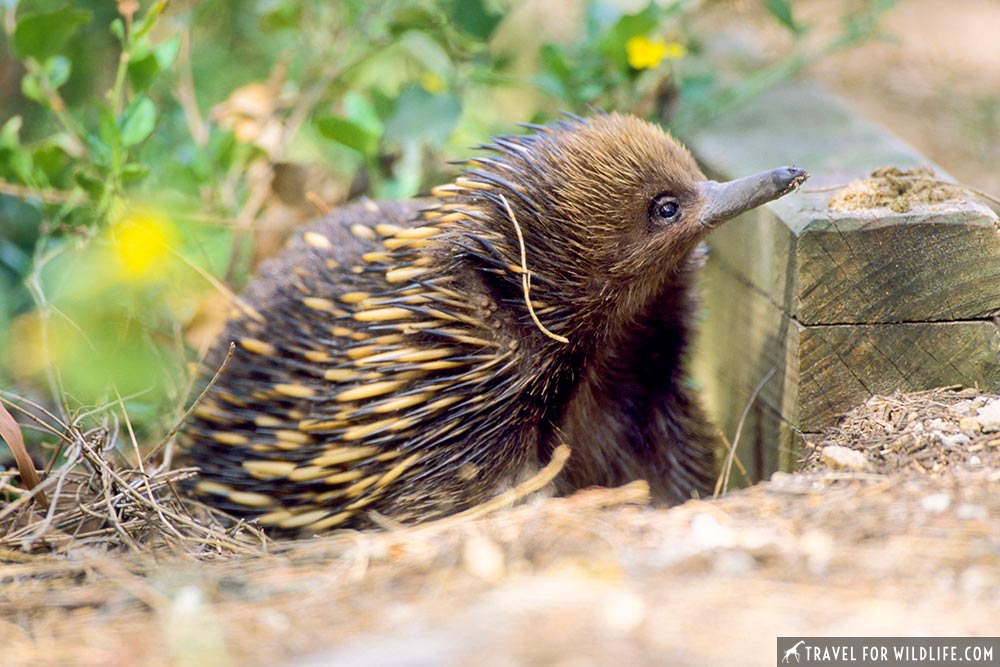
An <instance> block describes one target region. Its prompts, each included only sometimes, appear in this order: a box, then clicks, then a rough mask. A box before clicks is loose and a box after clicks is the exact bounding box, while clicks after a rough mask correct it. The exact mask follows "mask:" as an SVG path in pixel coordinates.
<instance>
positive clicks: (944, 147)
mask: <svg viewBox="0 0 1000 667" xmlns="http://www.w3.org/2000/svg"><path fill="white" fill-rule="evenodd" d="M736 4H737V5H739V6H740V7H741V8H742V9H741V10H740V11H737V10H733V11H731V12H729V14H730V15H731V20H732V21H733V22H734V23H736V24H738V23H740V22H743V21H744V20H746V19H747V17H748V16H749V17H750V18H751V19H753V20H756V21H757V22H758V24H759V25H760V26H762V29H763V30H765V31H766V30H767V29H768V26H771V25H772V23H773V22H769V21H767V20H766V19H762V18H761V17H760V14H759V12H760V9H759V8H760V6H761V4H762V3H757V2H753V3H736ZM751 5H752V6H751ZM795 6H796V8H797V10H798V8H799V7H801V8H802V10H801V11H802V13H803V19H804V20H806V21H813V20H815V21H822V20H826V19H827V18H828V17H826V15H825V14H824V11H825V10H824V9H823V8H829V6H830V3H828V2H819V1H818V0H810V1H806V2H803V3H801V4H800V3H795ZM945 6H946V7H947V11H945V10H944V7H945ZM826 13H827V14H830V15H833V14H835V12H829V11H827V12H826ZM928 17H933V20H931V19H929V18H928ZM996 25H1000V6H998V5H997V4H996V3H993V2H989V1H988V0H955V1H954V2H950V3H941V2H939V1H938V0H908V1H907V2H903V3H902V4H901V6H900V7H898V8H897V9H895V10H893V13H892V14H890V16H889V17H888V21H887V24H886V27H887V29H888V30H889V31H890V32H892V33H893V34H895V35H897V37H898V39H897V42H896V43H895V44H889V43H875V44H871V45H867V46H863V47H861V48H858V49H856V50H854V51H852V52H850V53H847V54H843V55H838V56H836V57H833V58H830V59H828V60H825V61H823V62H821V63H820V64H818V65H816V66H814V67H813V68H812V70H811V72H810V75H811V76H813V77H815V78H818V79H820V80H821V81H824V82H826V83H827V84H828V85H831V86H832V87H833V88H834V89H836V90H837V91H838V92H840V93H842V94H844V95H846V96H847V97H848V98H849V99H850V100H851V101H852V102H853V103H854V104H855V105H856V106H857V107H859V108H861V109H862V110H863V111H865V112H866V113H868V114H869V115H871V116H872V117H874V118H875V119H876V120H879V121H881V122H883V123H885V124H887V125H889V127H891V128H892V129H894V130H895V131H897V132H898V133H899V134H900V135H902V136H903V137H904V138H905V139H907V140H908V141H910V142H911V143H913V144H914V145H915V146H916V147H917V148H918V149H920V150H922V151H923V152H924V153H925V154H927V155H929V156H930V157H931V158H932V159H933V160H934V161H935V162H937V163H938V164H940V165H941V166H942V167H944V169H946V170H947V171H949V172H951V174H952V175H954V176H955V177H956V178H957V179H959V180H960V181H961V182H964V183H967V184H969V185H971V186H973V187H976V188H979V189H981V190H985V191H987V192H992V193H994V194H996V193H998V192H1000V138H998V137H1000V132H997V128H998V127H1000V94H998V93H997V92H996V91H998V90H1000V41H997V40H995V39H994V38H993V35H992V32H995V30H992V31H991V28H992V27H994V26H996ZM984 31H985V33H986V35H985V37H983V38H982V39H980V38H978V37H977V35H979V34H980V33H983V32H984ZM775 39H778V38H775ZM883 176H885V175H883ZM891 176H892V177H893V178H897V177H898V176H899V175H896V174H893V175H891ZM859 187H860V186H859ZM865 187H866V188H869V189H870V185H869V186H865ZM880 187H881V186H879V188H880ZM868 194H872V193H871V192H870V191H869V192H868V193H867V194H865V196H868ZM874 196H875V197H876V198H878V197H880V196H881V195H880V194H879V189H878V188H876V190H875V193H874ZM864 201H865V202H866V203H865V204H864V205H882V203H885V202H884V200H881V199H876V200H875V201H873V202H869V201H868V200H864ZM845 205H846V204H845ZM998 406H1000V397H998V396H996V395H990V394H982V393H979V392H977V391H974V390H963V391H954V390H949V389H942V390H936V391H932V392H924V393H919V394H911V395H897V396H892V397H875V398H872V399H871V400H870V401H868V402H867V403H866V404H865V405H864V406H860V407H859V408H858V409H856V410H855V411H853V412H852V413H850V414H848V415H847V416H845V418H844V419H843V420H842V421H841V423H840V424H839V425H838V427H837V428H835V429H833V430H831V431H829V432H827V433H825V434H823V435H822V436H820V437H818V438H815V439H814V441H813V442H810V443H809V445H808V447H807V449H806V453H807V454H808V456H807V457H806V460H805V461H804V463H803V469H802V471H801V472H798V473H795V474H788V473H776V474H775V475H774V476H773V477H772V478H771V479H770V480H769V481H767V482H763V483H760V484H757V485H755V486H753V487H751V488H748V489H743V490H740V491H737V492H734V493H731V494H729V495H726V496H723V497H721V498H719V499H715V500H709V499H706V500H699V501H690V502H688V503H685V504H684V505H681V506H678V507H674V508H669V509H664V508H655V507H650V506H648V505H647V504H645V498H646V495H645V489H644V487H643V485H642V483H634V484H632V485H630V486H628V487H625V488H622V489H611V490H597V489H595V490H588V491H584V492H582V493H579V494H577V495H574V496H572V497H569V498H555V499H541V498H537V499H532V500H529V501H528V502H526V503H524V504H522V505H519V506H517V507H513V508H509V509H505V510H501V511H498V512H494V513H492V514H489V515H487V516H484V517H479V518H475V519H467V520H462V521H449V520H445V521H441V522H437V523H432V524H427V525H424V526H419V527H415V528H405V529H397V530H391V531H385V532H370V533H357V532H342V533H339V534H334V535H331V536H329V537H324V538H317V539H311V540H301V541H291V542H282V543H274V542H267V541H264V542H261V541H260V538H259V536H256V538H255V539H257V542H256V543H252V542H249V541H247V540H249V539H251V538H254V536H253V535H250V536H249V537H248V536H246V535H244V536H242V539H243V542H240V541H239V540H240V539H241V536H240V535H237V536H236V537H231V538H228V539H230V542H226V543H225V544H224V546H223V547H219V548H215V547H213V546H212V545H218V544H219V543H218V542H212V543H209V542H208V541H207V540H206V542H205V544H206V546H205V547H204V548H203V549H201V550H200V551H198V552H197V553H192V552H190V551H185V550H183V549H177V548H171V546H170V543H169V542H165V543H164V544H162V545H160V546H157V547H156V548H152V549H138V550H129V549H126V548H124V547H121V546H119V547H115V548H109V545H110V544H111V543H112V542H111V541H110V540H105V541H103V542H101V541H88V542H86V543H76V546H74V542H73V541H72V540H67V539H65V538H66V533H65V532H60V533H59V534H58V535H57V537H58V538H59V539H57V540H55V541H54V542H53V547H52V549H53V552H52V553H41V554H40V553H38V552H37V551H36V552H34V553H31V554H28V553H25V552H24V551H22V550H21V549H20V548H18V547H17V545H7V546H5V547H3V548H0V561H2V562H3V565H2V566H0V646H2V649H0V651H2V655H3V663H4V664H5V665H12V666H16V665H25V666H27V665H31V666H37V665H112V666H114V665H121V666H131V665H166V664H173V665H185V666H195V665H218V666H223V667H225V666H227V665H288V666H299V667H307V666H308V667H311V666H314V665H315V666H319V665H393V666H401V665H464V664H479V665H487V666H489V665H498V666H506V665H521V664H547V665H570V664H572V665H605V664H630V665H646V664H648V665H664V664H672V665H692V666H701V665H706V664H741V665H753V664H761V665H763V664H774V661H775V656H776V641H775V638H776V637H777V636H815V635H826V636H851V635H868V636H878V635H882V636H893V635H911V636H949V635H950V636H967V635H995V634H996V629H997V621H996V619H997V615H998V612H1000V494H998V493H997V490H998V483H1000V423H998V422H1000V415H997V413H998V412H1000V407H998ZM136 488H138V489H140V490H141V489H142V488H144V487H140V486H138V485H137V486H136ZM136 498H137V499H138V498H139V496H136ZM136 507H137V508H138V509H137V510H136V512H140V511H142V512H146V514H145V515H142V514H141V513H137V514H135V515H134V516H131V517H130V518H129V521H132V522H141V520H143V517H144V516H145V520H146V521H150V522H152V521H155V520H156V517H155V516H153V515H154V514H155V511H153V510H151V509H150V508H149V507H148V506H145V505H142V504H140V503H138V500H137V504H136ZM154 509H155V508H154ZM36 518H38V519H39V520H41V519H42V517H36ZM129 525H132V524H129ZM199 535H200V534H199ZM199 539H201V538H199ZM240 543H242V544H244V548H243V549H242V550H240V549H236V548H235V546H234V545H237V544H240ZM102 544H103V546H102ZM237 551H242V553H237Z"/></svg>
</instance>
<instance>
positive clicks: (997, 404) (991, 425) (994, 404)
mask: <svg viewBox="0 0 1000 667" xmlns="http://www.w3.org/2000/svg"><path fill="white" fill-rule="evenodd" d="M974 419H975V420H976V421H977V422H978V423H979V428H980V430H982V432H983V433H995V432H996V431H1000V399H996V398H994V399H992V400H991V401H989V402H988V403H987V404H986V405H984V406H983V407H981V408H979V411H978V412H977V413H976V416H975V417H974Z"/></svg>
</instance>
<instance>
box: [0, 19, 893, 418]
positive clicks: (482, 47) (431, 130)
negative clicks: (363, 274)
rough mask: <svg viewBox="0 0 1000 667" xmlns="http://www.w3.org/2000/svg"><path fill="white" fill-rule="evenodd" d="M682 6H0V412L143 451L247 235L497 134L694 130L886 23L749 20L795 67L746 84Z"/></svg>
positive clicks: (765, 71)
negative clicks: (45, 415) (586, 120)
mask: <svg viewBox="0 0 1000 667" xmlns="http://www.w3.org/2000/svg"><path fill="white" fill-rule="evenodd" d="M534 4H537V3H534ZM628 4H629V5H634V4H635V3H634V2H630V3H628ZM702 4H703V3H700V2H695V1H693V0H661V1H659V2H650V3H649V4H648V5H646V6H645V7H640V8H639V9H638V11H636V10H634V9H633V10H625V9H622V6H623V5H624V3H620V2H615V1H614V0H593V1H591V2H587V3H582V2H573V1H571V0H566V1H565V2H558V3H549V5H548V7H549V13H548V14H547V16H548V19H544V18H543V19H542V20H548V21H551V24H541V25H538V24H536V23H535V21H537V20H539V19H538V18H537V17H533V16H532V15H531V14H530V12H527V11H526V7H527V6H528V5H527V4H526V3H519V2H514V1H513V0H410V1H408V2H404V1H401V0H381V1H378V0H376V1H374V2H372V1H371V0H341V1H338V2H325V1H322V0H318V1H309V0H299V1H294V0H205V1H203V2H195V1H194V0H189V1H187V2H184V1H181V0H175V1H174V2H170V3H168V2H166V1H165V0H157V1H154V2H142V3H140V2H136V1H135V0H118V1H117V2H115V3H112V2H109V1H108V0H80V1H75V2H68V1H66V0H21V1H20V2H19V1H18V0H0V17H2V23H3V33H2V35H0V40H2V43H0V53H2V55H0V82H2V83H3V84H4V85H0V388H4V387H7V388H9V387H11V386H12V385H16V386H17V388H18V391H21V392H28V393H29V394H30V395H33V396H35V397H37V398H40V399H41V400H43V401H44V402H46V403H48V404H49V405H51V406H53V407H54V409H56V410H57V411H58V412H59V413H60V414H61V415H62V417H63V418H64V419H66V420H71V419H74V418H76V417H77V416H79V415H81V414H90V413H88V411H91V410H95V409H96V410H98V411H99V410H100V406H102V405H107V404H112V403H113V402H115V401H117V397H119V396H121V397H123V398H124V400H125V402H126V404H127V405H128V408H129V415H130V416H131V417H132V419H134V420H135V421H137V422H138V425H139V426H141V427H143V428H145V429H153V430H161V429H163V427H164V426H168V425H169V423H170V422H171V421H172V420H174V419H176V417H177V415H178V414H179V411H180V410H181V409H182V408H183V406H184V404H185V403H186V402H188V401H189V400H190V391H191V388H192V374H191V373H190V366H191V362H192V361H193V360H195V359H197V357H198V354H199V352H201V351H202V350H203V348H204V346H205V344H206V341H208V340H210V339H211V336H212V334H213V333H214V332H217V331H218V326H219V324H220V323H221V319H222V318H223V317H224V315H225V314H226V312H227V310H228V308H229V306H230V305H231V303H230V301H231V293H230V291H229V288H227V287H226V285H229V286H230V288H232V289H238V288H239V287H240V286H241V284H242V283H243V282H244V281H245V279H246V276H247V274H248V270H249V269H250V268H251V267H250V265H251V263H252V261H253V254H252V253H251V252H250V249H249V246H250V244H251V243H252V242H253V241H254V237H255V234H256V235H257V236H258V237H259V235H260V234H261V232H262V230H263V231H266V230H267V229H269V228H271V227H287V226H289V225H290V224H293V223H295V222H301V221H302V220H303V219H305V218H308V217H310V216H311V215H315V213H316V210H315V209H314V208H312V206H311V205H315V206H317V207H318V208H321V209H322V208H325V207H327V206H329V205H331V204H334V203H337V202H338V201H339V200H342V199H343V198H345V197H347V196H352V195H357V194H362V193H364V194H368V195H371V196H374V197H380V198H381V197H406V196H410V195H413V194H414V193H417V192H419V191H421V189H423V188H426V187H428V185H430V184H433V183H434V182H438V181H440V180H442V179H444V178H447V177H448V176H449V175H450V173H452V172H450V171H448V168H447V160H448V159H454V158H457V157H461V156H463V154H465V153H466V151H467V150H468V146H470V145H473V144H477V143H481V142H482V141H483V140H484V139H485V138H486V137H488V136H489V135H490V134H492V133H494V132H497V131H510V130H512V129H514V128H513V126H512V122H513V121H530V122H539V121H545V120H547V119H549V118H551V117H553V116H555V115H557V114H558V113H559V111H560V110H565V111H570V112H579V113H586V112H587V110H588V109H591V108H595V107H596V108H603V109H607V110H612V109H624V110H629V111H632V112H636V113H641V114H644V115H649V116H655V115H657V113H658V112H659V111H660V110H662V109H668V110H670V111H671V113H672V116H671V119H669V120H670V122H673V123H674V124H677V125H680V126H688V125H691V124H695V123H697V122H700V121H701V120H702V119H704V118H705V117H706V116H707V115H708V114H711V113H714V112H717V111H719V110H721V109H725V108H727V107H728V106H731V105H733V104H738V103H739V102H740V101H741V100H743V99H746V97H748V96H749V95H752V94H756V93H757V92H759V91H760V90H762V89H763V88H764V87H766V86H767V85H770V84H771V83H773V82H774V81H776V80H779V79H781V78H784V77H787V76H788V75H790V74H791V73H793V72H794V71H795V70H797V69H799V68H801V67H802V66H804V65H805V64H808V63H809V62H811V61H812V60H814V59H815V58H817V57H821V56H823V55H825V54H827V53H829V52H831V51H834V50H836V49H840V48H844V47H846V46H849V45H850V44H853V43H856V42H857V41H859V40H861V39H864V38H867V37H869V36H871V35H872V34H874V32H875V27H876V22H877V19H878V17H879V16H880V15H881V14H882V13H883V12H884V11H885V10H886V9H888V8H889V7H890V6H891V5H892V4H893V1H892V0H867V1H864V2H861V1H859V2H857V3H855V10H854V11H853V12H852V13H850V14H848V15H846V16H845V19H844V20H845V22H844V29H843V31H842V33H840V34H838V35H837V36H836V38H835V39H834V40H833V41H830V42H828V43H825V44H821V45H820V46H819V47H815V46H808V43H807V41H806V40H805V39H804V38H805V36H806V35H808V33H809V31H810V28H809V26H806V25H803V24H801V23H800V22H798V21H797V20H796V17H795V14H794V12H793V7H792V5H791V3H790V2H789V1H788V0H764V5H765V6H766V10H767V11H768V12H770V15H771V16H772V17H773V20H774V21H775V22H776V23H777V24H779V25H781V26H782V27H783V29H785V30H787V31H788V33H789V34H790V35H791V37H792V42H791V43H792V47H791V48H790V49H789V52H788V53H787V54H786V55H785V56H784V57H782V58H781V59H779V60H778V61H776V62H774V63H772V64H770V65H767V66H762V67H758V68H756V70H754V71H743V72H732V71H722V70H720V69H719V68H718V67H717V66H716V65H715V64H714V61H713V59H712V57H711V56H712V52H711V48H710V46H708V42H707V41H706V40H705V38H704V37H703V36H702V35H699V34H698V33H697V32H696V30H695V29H694V28H692V24H691V19H692V16H693V13H694V12H695V11H696V9H698V8H699V6H700V5H702ZM553 7H554V9H553ZM536 9H537V7H536ZM567 24H568V28H567ZM577 24H578V25H577ZM443 169H444V170H443ZM316 173H320V174H322V175H323V177H322V178H321V179H320V180H319V185H317V184H316V183H315V182H314V181H315V179H314V178H313V176H314V175H315V174H316ZM310 179H312V180H310ZM258 240H259V238H258Z"/></svg>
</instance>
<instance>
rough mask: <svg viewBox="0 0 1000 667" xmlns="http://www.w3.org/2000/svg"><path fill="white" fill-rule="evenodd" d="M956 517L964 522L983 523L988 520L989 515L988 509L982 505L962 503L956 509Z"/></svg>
mask: <svg viewBox="0 0 1000 667" xmlns="http://www.w3.org/2000/svg"><path fill="white" fill-rule="evenodd" d="M955 516H957V517H958V518H959V519H961V520H962V521H976V520H978V521H981V520H984V519H986V517H987V516H988V513H987V512H986V508H985V507H983V506H982V505H973V504H972V503H962V504H961V505H959V506H958V507H956V508H955Z"/></svg>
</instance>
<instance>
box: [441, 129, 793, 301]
mask: <svg viewBox="0 0 1000 667" xmlns="http://www.w3.org/2000/svg"><path fill="white" fill-rule="evenodd" d="M535 129H536V132H534V133H533V134H528V135H524V136H508V137H499V138H496V139H495V140H494V143H493V144H491V145H489V146H486V147H485V148H487V149H489V150H491V151H493V152H494V153H497V154H498V155H496V156H489V157H483V158H476V159H473V160H470V161H469V163H468V164H469V166H470V169H469V172H468V173H467V175H466V177H465V178H464V179H460V180H459V184H462V183H464V184H465V186H466V188H467V189H466V188H463V190H464V194H463V197H462V199H463V204H464V205H466V206H468V205H470V204H471V206H470V208H471V209H472V211H471V213H472V216H471V219H472V220H473V222H474V225H475V226H474V228H473V230H474V233H475V227H479V226H485V227H486V229H482V230H481V231H482V233H483V234H484V235H485V237H487V240H488V241H489V243H490V244H491V245H492V246H493V247H494V248H495V249H496V250H497V251H499V253H500V254H501V255H502V256H503V257H505V258H506V259H507V261H508V262H509V263H510V264H513V265H520V264H521V263H522V262H521V260H520V248H519V239H518V238H517V234H516V232H517V229H516V227H518V228H520V232H521V234H522V235H523V241H524V246H525V260H526V261H525V262H524V264H526V268H527V269H528V271H529V272H530V273H531V275H532V280H533V284H535V285H537V287H535V288H533V291H532V295H533V296H532V298H536V296H535V295H537V298H538V299H540V300H542V301H544V302H547V303H550V304H553V305H555V306H557V307H558V306H560V305H566V306H567V308H568V309H569V310H572V311H573V312H581V311H587V312H598V311H600V312H603V313H605V314H608V315H612V316H613V315H615V314H617V315H620V316H629V315H630V314H634V313H635V312H637V310H641V308H642V307H643V305H644V304H645V303H646V302H647V301H648V300H649V299H650V298H652V296H653V295H654V294H655V293H657V292H658V291H659V290H661V289H663V287H664V285H665V284H666V283H668V282H669V281H670V280H671V277H672V276H676V275H677V274H678V271H679V269H681V268H682V267H684V266H686V263H687V259H688V257H689V255H690V253H691V251H692V250H693V249H694V248H695V247H696V245H697V244H698V242H699V241H701V240H702V239H703V238H704V237H705V236H706V235H707V234H708V232H709V231H711V229H712V228H714V227H715V226H717V225H719V224H720V223H722V222H724V221H725V220H728V219H730V218H732V217H735V216H737V215H739V214H740V213H742V212H744V211H747V210H749V209H752V208H754V207H756V206H759V205H761V204H763V203H765V202H768V201H771V200H772V199H776V198H777V197H780V196H782V195H784V194H786V193H787V192H789V191H791V190H792V189H794V188H795V187H796V186H797V185H798V184H800V183H801V182H802V181H804V180H805V179H806V178H807V176H808V175H807V174H806V173H805V172H804V171H803V170H801V169H795V168H788V167H786V168H782V169H775V170H773V171H769V172H764V173H761V174H758V175H755V176H750V177H748V178H743V179H739V180H736V181H731V182H728V183H717V182H715V181H710V180H708V179H706V177H705V175H704V174H703V173H702V171H701V169H699V167H698V165H697V163H696V162H695V160H694V158H693V157H692V156H691V154H690V153H689V152H688V150H687V149H686V148H684V146H682V145H681V144H680V143H678V142H677V141H676V140H675V139H673V137H671V136H670V135H669V134H667V133H665V132H664V131H663V130H662V129H660V128H659V127H657V126H655V125H653V124H651V123H648V122H646V121H643V120H640V119H638V118H635V117H633V116H626V115H620V114H617V113H610V114H600V115H597V116H594V117H592V118H589V119H574V120H566V121H561V122H558V123H555V124H553V125H550V126H544V127H536V128H535ZM456 208H458V207H456ZM515 221H516V224H515ZM515 278H516V276H515ZM536 290H537V291H536Z"/></svg>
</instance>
